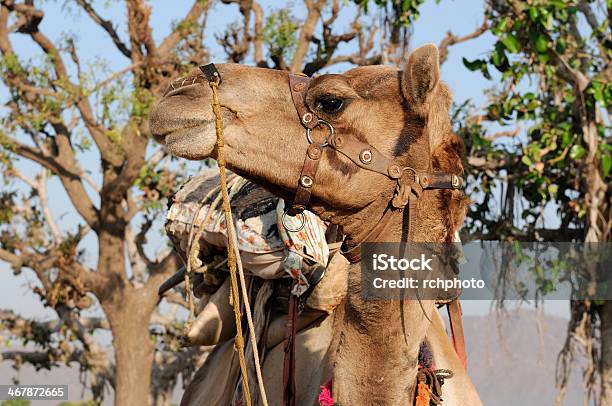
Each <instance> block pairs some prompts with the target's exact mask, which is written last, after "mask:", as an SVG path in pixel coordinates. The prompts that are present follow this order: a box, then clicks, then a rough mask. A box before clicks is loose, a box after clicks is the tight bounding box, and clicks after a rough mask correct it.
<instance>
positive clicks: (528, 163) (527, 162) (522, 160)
mask: <svg viewBox="0 0 612 406" xmlns="http://www.w3.org/2000/svg"><path fill="white" fill-rule="evenodd" d="M521 162H522V163H524V164H525V165H527V166H531V164H532V162H531V159H530V158H529V157H528V156H527V155H523V157H522V158H521Z"/></svg>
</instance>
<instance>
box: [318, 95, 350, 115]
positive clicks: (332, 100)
mask: <svg viewBox="0 0 612 406" xmlns="http://www.w3.org/2000/svg"><path fill="white" fill-rule="evenodd" d="M343 105H344V101H343V100H342V99H339V98H337V97H333V96H323V97H320V98H318V99H317V109H318V110H323V111H324V112H326V113H337V112H338V111H340V109H341V108H342V106H343Z"/></svg>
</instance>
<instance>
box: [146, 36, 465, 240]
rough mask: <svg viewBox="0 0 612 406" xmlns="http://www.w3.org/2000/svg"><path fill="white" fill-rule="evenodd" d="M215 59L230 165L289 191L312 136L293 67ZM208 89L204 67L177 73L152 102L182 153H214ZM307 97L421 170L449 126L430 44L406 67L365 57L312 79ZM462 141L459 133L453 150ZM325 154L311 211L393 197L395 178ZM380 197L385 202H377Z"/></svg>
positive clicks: (340, 209)
mask: <svg viewBox="0 0 612 406" xmlns="http://www.w3.org/2000/svg"><path fill="white" fill-rule="evenodd" d="M217 68H218V70H219V72H220V74H221V77H222V78H223V82H222V83H221V85H220V86H219V99H220V102H221V104H222V115H223V123H224V128H225V157H226V161H227V164H228V167H229V168H230V169H232V170H233V171H235V172H237V173H238V174H241V175H243V176H245V177H247V178H250V179H252V180H254V181H256V182H258V183H260V184H262V185H263V186H265V187H267V188H269V189H270V190H272V191H273V192H275V193H276V194H278V195H280V196H281V197H284V198H286V199H289V200H291V199H292V197H293V194H294V192H295V189H296V186H297V184H298V179H299V175H300V170H301V168H302V165H303V163H304V157H305V155H306V152H307V148H308V145H309V143H308V140H307V137H306V131H305V128H304V127H303V126H302V125H301V123H300V117H299V116H298V113H297V111H296V108H295V106H294V104H293V101H292V97H291V92H290V88H289V83H288V74H287V72H284V71H278V70H271V69H262V68H255V67H247V66H242V65H236V64H221V65H217ZM211 97H212V94H211V89H210V87H209V86H208V84H207V82H206V79H205V78H204V77H203V75H202V73H201V72H200V71H199V70H195V71H193V72H192V73H191V74H190V76H188V77H186V78H182V79H179V80H177V81H175V82H173V83H172V84H171V85H170V86H169V87H168V90H167V91H166V93H165V94H164V95H163V97H162V98H161V100H160V101H159V102H158V103H157V104H156V105H155V106H154V107H153V109H152V111H151V115H150V124H151V131H152V132H153V134H154V136H155V137H156V138H157V139H158V140H159V141H160V142H161V143H162V144H165V145H166V146H167V148H168V149H169V150H170V152H172V153H173V154H175V155H178V156H180V157H184V158H187V159H192V160H201V159H204V158H208V157H213V158H214V157H215V153H216V151H215V140H216V133H215V124H214V116H213V113H212V108H211ZM305 101H306V104H307V106H308V108H309V109H310V110H311V111H312V112H314V113H315V114H316V115H317V116H319V118H321V119H323V120H326V121H328V122H329V123H331V124H332V126H333V127H334V129H335V131H336V133H338V134H352V135H353V136H354V137H356V138H358V139H359V140H362V141H364V142H366V143H368V144H370V145H372V146H374V147H375V148H376V149H377V150H378V151H380V152H381V153H383V154H384V155H385V156H387V157H390V158H396V159H398V160H399V161H401V162H402V163H403V164H406V165H408V166H411V167H414V168H417V169H428V167H431V156H432V152H435V150H436V148H437V147H438V146H439V145H440V144H441V143H442V141H443V139H444V138H445V137H447V136H449V135H450V134H451V131H450V121H449V118H448V107H449V104H450V94H449V92H448V89H447V87H446V86H445V85H444V84H443V83H441V81H440V78H439V66H438V50H437V48H436V47H435V46H433V45H426V46H423V47H421V48H418V49H417V50H415V51H414V52H413V53H412V54H411V55H410V57H409V59H408V61H407V63H406V66H405V69H404V70H403V71H400V70H397V69H395V68H392V67H387V66H369V67H358V68H355V69H351V70H349V71H347V72H345V73H344V74H326V75H321V76H319V77H317V78H315V79H314V80H312V81H311V82H310V84H309V86H308V89H307V91H306V93H305ZM328 131H329V130H328V128H327V127H326V126H324V125H322V126H320V127H317V128H316V129H315V130H314V131H313V138H315V139H316V138H318V139H321V140H322V139H324V138H325V137H326V136H327V134H328ZM457 145H458V142H454V141H453V142H452V145H451V149H452V148H456V146H457ZM323 153H324V155H323V158H322V159H321V163H320V165H319V170H318V174H317V178H316V182H315V184H314V187H313V190H312V196H313V199H312V200H311V204H312V207H313V209H314V211H315V212H317V214H319V215H320V216H321V217H322V218H323V219H325V220H331V221H334V219H336V220H337V221H335V222H338V223H340V224H343V221H344V222H345V221H346V218H348V217H350V216H351V215H353V214H356V213H358V212H362V215H361V218H362V219H363V218H374V217H376V214H375V213H372V212H370V213H368V214H367V215H364V214H363V211H362V209H364V208H366V207H369V208H372V206H380V207H384V204H385V203H383V202H382V201H383V200H385V199H386V202H388V201H389V199H390V198H391V193H392V192H393V189H394V185H395V182H394V181H393V180H391V179H389V178H388V177H386V176H384V175H381V174H378V173H375V172H371V171H367V170H363V169H360V168H359V167H357V166H356V165H355V164H354V163H353V162H351V161H350V160H349V159H348V158H346V157H345V156H343V155H341V154H338V153H337V151H334V150H332V149H331V148H325V149H324V150H323ZM447 161H448V160H447ZM449 162H451V161H449ZM449 165H450V166H451V168H442V169H444V170H451V171H453V172H455V173H457V172H459V173H460V172H461V171H462V168H461V163H460V160H459V159H458V155H457V159H455V160H454V161H453V162H451V163H450V164H449ZM434 166H435V162H434ZM376 201H381V203H380V204H379V205H373V203H374V202H376ZM362 223H363V221H360V222H359V224H360V226H363V224H362ZM343 225H344V224H343ZM345 229H346V227H345ZM349 231H350V230H349Z"/></svg>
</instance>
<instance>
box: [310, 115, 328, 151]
mask: <svg viewBox="0 0 612 406" xmlns="http://www.w3.org/2000/svg"><path fill="white" fill-rule="evenodd" d="M318 123H319V124H325V125H326V126H327V128H329V135H328V136H327V139H326V140H325V141H324V142H323V144H321V147H326V146H328V145H329V140H330V139H332V137H333V136H334V127H333V126H332V125H331V124H330V123H328V122H327V121H325V120H319V121H318ZM306 139H307V140H308V143H309V144H312V143H313V142H314V141H313V140H312V129H310V128H306Z"/></svg>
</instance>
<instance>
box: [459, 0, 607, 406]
mask: <svg viewBox="0 0 612 406" xmlns="http://www.w3.org/2000/svg"><path fill="white" fill-rule="evenodd" d="M611 15H612V4H611V3H610V2H609V1H608V2H603V1H586V0H570V1H560V0H534V1H528V2H523V1H501V0H500V1H493V0H491V1H488V2H487V9H486V11H485V17H486V19H487V21H488V23H489V25H490V26H491V33H492V34H493V35H494V36H495V38H496V41H495V44H494V46H493V48H492V49H491V50H490V51H489V53H488V57H487V58H483V59H478V60H473V61H468V60H465V59H464V64H465V66H466V67H467V68H468V69H470V70H472V71H477V72H480V73H481V74H482V75H484V77H486V78H488V79H491V80H495V81H496V82H498V83H499V84H498V85H497V86H495V87H494V88H493V89H492V90H491V92H490V93H489V102H488V103H487V106H486V107H485V108H484V111H482V112H480V111H476V112H473V111H471V112H469V113H466V110H467V109H465V108H464V109H463V113H466V114H463V113H462V112H459V116H460V117H462V119H463V120H462V121H461V122H460V123H459V131H460V133H461V134H462V135H463V137H464V139H465V140H466V141H467V147H468V162H469V163H470V164H471V168H470V174H471V175H472V177H473V179H472V180H473V185H474V187H473V189H472V195H473V196H480V198H479V199H478V201H477V202H476V204H475V205H474V206H473V209H472V212H471V213H470V222H469V224H468V228H467V230H468V231H469V233H468V234H471V235H474V236H477V238H482V239H516V240H528V241H551V240H552V241H585V242H589V243H592V242H609V241H610V240H611V236H612V219H611V216H610V203H611V198H610V181H611V178H610V171H611V169H612V155H611V152H612V138H611V132H610V116H609V114H610V112H612V82H611V79H612V66H611V64H610V63H611V60H612V49H611V45H612V36H611V27H610V16H611ZM464 107H465V106H464ZM462 114H463V115H462ZM495 127H499V128H501V129H502V130H501V131H499V132H493V131H491V129H492V128H495ZM494 201H499V203H501V204H500V205H499V206H498V207H501V212H500V211H494V209H493V206H494V205H493V204H492V202H494ZM551 213H556V215H555V214H551ZM551 217H554V218H555V219H553V221H551ZM555 220H557V221H555ZM551 223H552V224H551ZM547 224H548V225H549V226H548V227H546V225H547ZM578 349H583V350H585V351H586V354H587V357H588V359H589V365H590V367H589V368H588V369H587V371H586V374H585V383H586V386H587V389H588V390H587V397H590V396H591V394H592V393H593V392H597V394H598V395H600V398H601V404H603V405H609V404H612V306H611V304H610V302H609V301H608V302H606V301H602V302H591V301H576V302H573V303H572V320H571V321H570V325H569V332H568V340H567V343H566V346H565V348H564V350H563V351H562V353H561V356H560V362H559V371H558V376H557V378H558V382H559V384H560V386H561V388H562V389H563V388H564V387H565V384H566V383H567V379H568V377H569V369H570V366H571V365H572V359H573V356H574V354H575V353H576V350H578ZM598 380H599V385H597V382H598ZM562 394H563V390H561V397H562Z"/></svg>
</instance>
